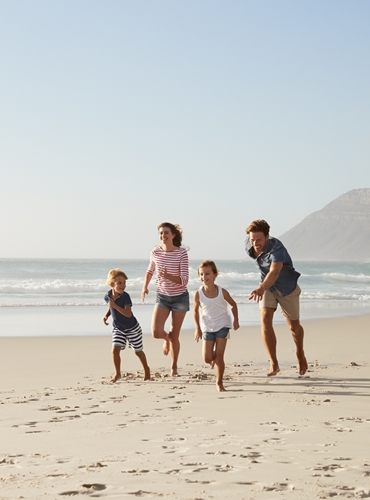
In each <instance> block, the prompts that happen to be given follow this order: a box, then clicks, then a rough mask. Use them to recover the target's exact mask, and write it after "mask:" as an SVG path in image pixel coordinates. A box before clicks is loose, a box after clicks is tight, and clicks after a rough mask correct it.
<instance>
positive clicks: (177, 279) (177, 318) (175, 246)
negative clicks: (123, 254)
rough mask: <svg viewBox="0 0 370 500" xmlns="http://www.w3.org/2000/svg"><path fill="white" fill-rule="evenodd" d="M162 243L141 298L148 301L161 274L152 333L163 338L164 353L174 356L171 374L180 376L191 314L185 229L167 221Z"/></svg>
mask: <svg viewBox="0 0 370 500" xmlns="http://www.w3.org/2000/svg"><path fill="white" fill-rule="evenodd" d="M158 231H159V239H160V242H161V244H160V245H159V246H157V247H155V248H154V249H153V250H152V252H151V254H150V263H149V267H148V270H147V272H146V275H145V280H144V285H143V290H142V293H141V299H142V301H143V302H144V299H145V295H147V294H148V285H149V283H150V280H151V279H152V276H153V274H154V272H155V271H156V273H157V279H156V287H157V297H156V306H155V308H154V312H153V318H152V334H153V337H154V338H156V339H163V354H164V355H165V356H167V355H168V353H169V352H170V353H171V358H172V364H171V375H172V376H176V375H178V371H177V361H178V357H179V352H180V341H179V336H180V330H181V326H182V323H183V321H184V318H185V314H186V313H187V311H189V292H188V291H187V288H186V285H187V284H188V281H189V262H188V253H187V251H186V250H185V248H182V247H181V243H182V229H181V227H180V226H179V225H177V224H171V223H170V222H163V223H162V224H160V225H159V226H158ZM170 314H171V326H170V329H169V331H168V333H167V332H166V331H165V328H164V327H165V323H166V320H167V318H168V317H169V315H170Z"/></svg>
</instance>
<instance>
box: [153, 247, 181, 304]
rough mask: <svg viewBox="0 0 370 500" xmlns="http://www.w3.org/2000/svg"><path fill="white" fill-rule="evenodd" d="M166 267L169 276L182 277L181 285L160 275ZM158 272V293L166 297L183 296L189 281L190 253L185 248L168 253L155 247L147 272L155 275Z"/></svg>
mask: <svg viewBox="0 0 370 500" xmlns="http://www.w3.org/2000/svg"><path fill="white" fill-rule="evenodd" d="M163 267H165V268H166V269H167V272H168V273H169V274H173V275H174V276H180V278H181V284H180V285H178V284H177V283H174V282H173V281H170V280H168V279H165V278H163V277H162V276H160V275H159V273H160V271H161V270H162V269H163ZM154 271H156V272H157V279H156V282H155V284H156V287H157V292H158V293H163V294H164V295H172V296H173V295H181V294H182V293H184V292H186V290H187V288H186V285H187V284H188V281H189V260H188V252H187V251H186V250H185V248H179V249H177V250H174V251H173V252H166V251H164V250H163V249H162V248H161V247H155V248H153V250H152V251H151V254H150V262H149V267H148V270H147V272H148V273H149V274H154Z"/></svg>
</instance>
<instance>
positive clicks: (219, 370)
mask: <svg viewBox="0 0 370 500" xmlns="http://www.w3.org/2000/svg"><path fill="white" fill-rule="evenodd" d="M226 342H227V339H220V338H218V339H216V351H215V366H216V385H217V390H218V392H225V391H226V389H225V387H224V382H223V377H224V372H225V361H224V353H225V349H226Z"/></svg>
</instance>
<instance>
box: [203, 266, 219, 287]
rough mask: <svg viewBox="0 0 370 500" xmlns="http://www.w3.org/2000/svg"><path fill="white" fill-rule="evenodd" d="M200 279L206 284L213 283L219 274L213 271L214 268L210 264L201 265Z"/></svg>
mask: <svg viewBox="0 0 370 500" xmlns="http://www.w3.org/2000/svg"><path fill="white" fill-rule="evenodd" d="M198 274H199V278H200V281H201V282H202V283H203V284H204V285H213V283H214V282H215V279H216V278H217V274H216V273H214V272H213V271H212V268H211V267H209V266H204V267H201V268H200V269H199V270H198Z"/></svg>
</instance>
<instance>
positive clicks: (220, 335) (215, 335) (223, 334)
mask: <svg viewBox="0 0 370 500" xmlns="http://www.w3.org/2000/svg"><path fill="white" fill-rule="evenodd" d="M229 332H230V328H221V330H218V332H203V340H211V341H212V342H216V339H228V338H230V333H229Z"/></svg>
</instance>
